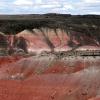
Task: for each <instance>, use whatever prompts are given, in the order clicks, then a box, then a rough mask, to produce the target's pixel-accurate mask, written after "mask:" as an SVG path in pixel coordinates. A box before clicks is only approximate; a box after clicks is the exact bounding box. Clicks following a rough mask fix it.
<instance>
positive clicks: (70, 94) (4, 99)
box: [0, 33, 100, 100]
mask: <svg viewBox="0 0 100 100" xmlns="http://www.w3.org/2000/svg"><path fill="white" fill-rule="evenodd" d="M22 35H23V34H21V33H20V34H18V35H17V36H18V37H19V36H22ZM39 36H40V35H39ZM39 36H38V37H39ZM29 37H30V38H29ZM38 37H36V36H33V37H32V35H26V36H25V34H24V38H26V39H27V40H28V41H31V42H29V45H28V51H29V52H35V53H36V55H34V56H26V57H25V56H23V55H11V56H4V57H0V100H100V77H99V76H100V67H99V65H100V57H80V56H70V57H68V56H66V57H61V58H60V59H57V58H56V56H55V55H54V54H51V53H50V54H47V55H41V53H40V52H41V51H46V50H50V48H49V47H48V45H47V44H46V43H45V41H43V40H42V39H43V38H41V36H40V37H39V38H38ZM49 38H50V39H51V40H52V42H53V43H54V45H56V46H57V48H55V50H58V51H60V50H69V49H70V47H68V46H64V45H65V44H66V41H65V40H66V39H68V37H67V36H64V37H62V38H65V40H63V39H62V41H59V39H58V38H57V37H54V38H53V37H52V36H50V37H49ZM60 38H61V37H60ZM41 41H43V42H41ZM60 42H61V44H60ZM88 48H89V47H88ZM86 49H87V48H86ZM93 49H96V47H93Z"/></svg>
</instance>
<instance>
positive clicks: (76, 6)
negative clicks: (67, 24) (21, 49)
mask: <svg viewBox="0 0 100 100" xmlns="http://www.w3.org/2000/svg"><path fill="white" fill-rule="evenodd" d="M44 13H62V14H72V15H77V14H81V15H84V14H97V15H100V0H0V14H44Z"/></svg>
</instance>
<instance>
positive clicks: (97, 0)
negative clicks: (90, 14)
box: [83, 0, 100, 3]
mask: <svg viewBox="0 0 100 100" xmlns="http://www.w3.org/2000/svg"><path fill="white" fill-rule="evenodd" d="M83 2H85V3H100V1H99V0H83Z"/></svg>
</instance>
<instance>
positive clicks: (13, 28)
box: [0, 14, 100, 51]
mask: <svg viewBox="0 0 100 100" xmlns="http://www.w3.org/2000/svg"><path fill="white" fill-rule="evenodd" d="M99 22H100V16H99V15H67V14H43V15H8V16H7V15H5V16H4V15H1V16H0V31H1V32H3V33H5V34H17V33H20V32H22V31H24V30H26V29H27V30H28V33H30V32H31V33H32V34H34V36H33V35H32V36H33V37H34V40H35V38H37V39H39V38H40V39H42V40H41V41H42V42H41V43H42V45H45V46H46V47H49V48H50V49H51V50H52V51H54V49H56V47H57V46H58V45H60V46H62V45H64V46H66V45H67V46H68V47H71V48H72V49H73V50H74V49H76V48H78V47H80V46H84V45H90V46H91V45H92V46H96V47H97V46H98V47H99V46H100V27H99V26H100V23H99ZM25 33H26V32H25ZM30 37H31V36H30ZM66 38H67V39H66ZM43 42H45V43H43ZM62 42H64V43H62ZM65 42H66V43H65ZM37 43H38V42H37ZM39 44H40V43H39ZM33 45H34V44H33Z"/></svg>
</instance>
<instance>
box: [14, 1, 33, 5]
mask: <svg viewBox="0 0 100 100" xmlns="http://www.w3.org/2000/svg"><path fill="white" fill-rule="evenodd" d="M13 4H14V5H19V6H22V5H28V6H29V5H32V4H33V2H32V1H31V0H16V1H14V2H13Z"/></svg>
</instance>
